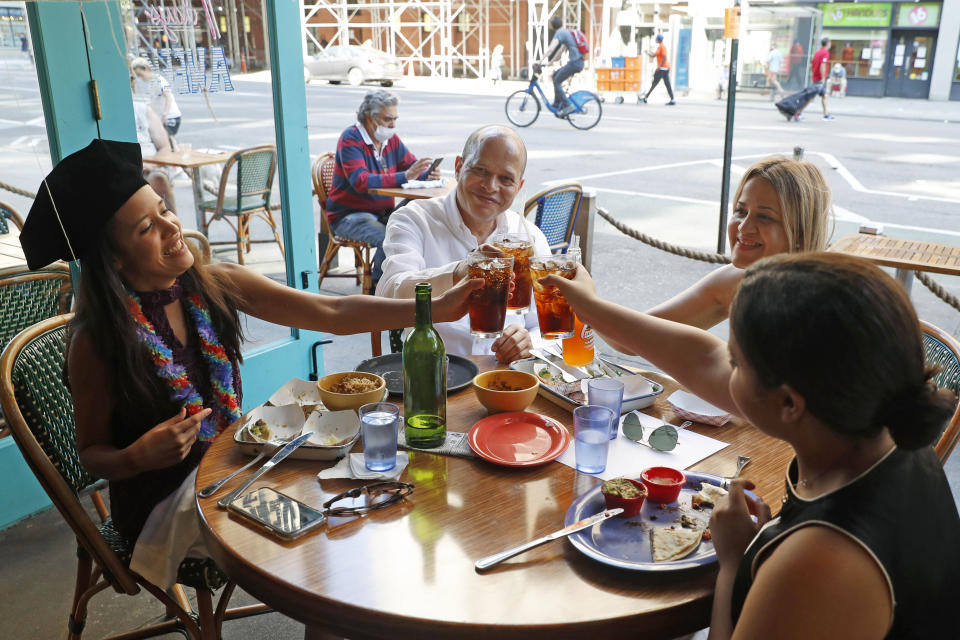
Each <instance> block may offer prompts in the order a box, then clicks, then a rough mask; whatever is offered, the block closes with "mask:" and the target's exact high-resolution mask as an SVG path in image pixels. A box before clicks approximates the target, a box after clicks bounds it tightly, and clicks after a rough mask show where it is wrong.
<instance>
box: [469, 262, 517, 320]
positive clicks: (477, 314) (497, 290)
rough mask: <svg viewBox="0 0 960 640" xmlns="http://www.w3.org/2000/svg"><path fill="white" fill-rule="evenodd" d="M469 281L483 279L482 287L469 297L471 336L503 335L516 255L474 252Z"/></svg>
mask: <svg viewBox="0 0 960 640" xmlns="http://www.w3.org/2000/svg"><path fill="white" fill-rule="evenodd" d="M467 271H468V274H469V277H470V278H482V279H483V286H482V287H480V288H479V289H477V290H475V291H474V292H473V293H471V294H470V333H472V334H473V335H475V336H477V337H478V338H497V337H499V336H500V334H501V333H503V321H504V319H505V318H506V315H507V298H508V297H509V295H510V277H511V275H512V274H513V256H511V255H503V254H501V253H495V252H493V251H474V252H473V253H471V254H470V255H469V256H467Z"/></svg>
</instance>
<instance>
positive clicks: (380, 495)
mask: <svg viewBox="0 0 960 640" xmlns="http://www.w3.org/2000/svg"><path fill="white" fill-rule="evenodd" d="M411 493H413V485H412V484H410V483H409V482H394V481H391V482H376V483H374V484H368V485H364V486H362V487H355V488H353V489H350V490H348V491H344V492H343V493H338V494H337V495H335V496H333V497H332V498H330V499H329V500H327V501H326V502H324V503H323V509H324V513H326V515H328V516H334V517H343V516H358V515H362V514H364V513H368V512H370V511H376V510H377V509H383V508H384V507H389V506H390V505H392V504H396V503H398V502H400V501H401V500H403V499H404V498H406V497H407V496H408V495H410V494H411ZM360 496H366V498H367V500H366V504H362V505H359V506H355V507H335V506H332V505H333V504H334V503H335V502H339V501H341V500H346V499H348V498H349V499H356V498H359V497H360Z"/></svg>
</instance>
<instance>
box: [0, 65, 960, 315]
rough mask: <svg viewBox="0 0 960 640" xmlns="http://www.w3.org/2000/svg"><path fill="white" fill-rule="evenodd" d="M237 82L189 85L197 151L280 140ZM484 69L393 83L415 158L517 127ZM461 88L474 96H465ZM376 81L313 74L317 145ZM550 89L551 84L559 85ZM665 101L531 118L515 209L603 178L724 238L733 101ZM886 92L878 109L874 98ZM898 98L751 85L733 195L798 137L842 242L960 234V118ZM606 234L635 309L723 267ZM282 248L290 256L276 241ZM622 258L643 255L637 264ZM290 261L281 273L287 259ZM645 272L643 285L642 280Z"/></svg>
mask: <svg viewBox="0 0 960 640" xmlns="http://www.w3.org/2000/svg"><path fill="white" fill-rule="evenodd" d="M4 75H5V76H6V77H7V78H9V80H8V82H6V83H4V86H3V87H2V88H0V149H2V151H3V154H2V156H0V171H2V174H0V175H2V180H3V181H5V182H8V183H11V184H14V185H17V186H19V187H22V188H25V189H29V190H34V189H36V187H37V184H38V183H39V180H40V178H41V177H42V176H43V174H44V173H45V172H46V171H47V169H48V168H49V155H48V151H47V145H46V138H45V134H44V124H43V117H42V110H41V104H40V98H39V91H38V89H37V86H36V78H35V75H34V72H33V70H32V69H29V68H7V69H5V70H4ZM233 80H234V85H235V87H236V91H234V92H231V93H225V94H214V95H211V96H210V108H208V107H207V105H206V104H205V102H204V101H203V99H202V98H201V97H200V96H197V95H188V96H180V97H179V99H178V101H179V104H180V107H181V109H182V111H183V124H182V127H181V130H180V133H179V134H178V139H179V140H180V141H181V142H188V143H191V144H192V145H193V148H194V149H200V148H207V147H209V148H219V149H225V150H232V149H238V148H242V147H245V146H251V145H254V144H260V143H265V142H273V119H272V111H273V110H272V102H271V93H270V84H269V76H268V75H266V74H251V75H249V76H235V77H234V79H233ZM478 82H479V81H458V80H453V81H437V80H428V79H421V78H413V79H409V81H405V82H401V83H400V86H397V87H395V90H396V92H397V93H398V94H399V95H400V97H401V106H400V121H399V129H400V135H401V137H402V139H403V140H404V142H405V143H406V144H407V146H408V147H409V148H410V149H411V150H412V151H413V152H414V153H415V154H417V155H418V156H424V155H427V156H433V157H437V156H443V157H444V158H445V160H444V163H443V164H442V165H441V169H442V171H443V172H444V173H445V174H446V175H452V173H453V164H454V158H455V156H456V155H457V153H458V152H459V150H460V148H461V147H462V144H463V141H464V139H465V138H466V136H467V135H468V134H469V133H470V131H472V130H473V129H475V128H476V127H477V126H479V125H481V124H486V123H501V124H508V122H507V120H506V117H505V115H504V110H503V104H504V100H505V97H506V95H508V94H509V93H510V92H512V91H513V90H515V89H516V88H517V87H520V86H523V85H521V84H520V83H516V82H508V83H504V85H503V86H502V87H499V88H492V87H489V86H488V85H483V87H481V89H480V90H476V86H477V85H478ZM457 86H461V87H464V90H470V91H472V93H470V94H468V95H463V94H457V93H454V92H455V91H457ZM370 88H372V87H358V88H354V87H349V86H333V85H328V84H325V83H317V84H311V85H308V86H307V89H306V90H307V101H308V114H309V130H308V135H309V139H310V150H311V154H313V155H318V154H320V153H322V152H324V151H328V150H334V149H335V147H336V141H337V138H338V136H339V134H340V132H341V131H342V130H343V129H344V128H345V127H346V126H348V125H349V124H350V123H352V122H353V121H354V120H355V118H356V116H355V110H356V107H357V105H358V104H359V102H360V100H361V98H362V96H363V94H364V92H365V91H367V90H369V89H370ZM545 91H546V92H547V94H548V95H549V96H552V88H551V87H547V88H545ZM665 101H666V93H665V92H663V90H662V89H660V88H658V90H657V92H655V93H654V94H653V95H652V96H651V98H650V103H649V104H646V105H642V104H636V103H635V102H634V98H633V97H632V96H628V97H627V99H626V101H625V103H624V104H614V103H613V101H612V100H607V101H606V102H605V103H604V105H603V109H604V114H603V119H602V120H601V122H600V124H599V125H598V126H597V127H596V128H594V129H592V130H590V131H579V130H576V129H574V128H573V127H571V126H570V125H569V123H567V122H566V121H563V120H559V119H556V118H555V117H553V116H552V115H551V114H550V113H549V112H547V111H546V109H544V110H543V111H542V112H541V114H540V118H539V119H538V120H537V121H536V122H535V123H534V124H533V125H532V126H530V127H528V128H525V129H521V130H520V132H521V135H522V136H523V138H524V140H525V141H526V144H527V148H528V150H529V162H528V167H527V174H526V184H525V185H524V188H523V190H522V192H521V196H520V198H518V200H517V202H516V203H515V204H516V207H518V208H519V207H521V206H522V202H523V201H524V200H526V198H528V197H529V196H531V195H533V194H534V193H536V192H537V191H539V190H541V189H542V188H544V187H546V186H549V185H552V184H556V183H561V182H566V181H571V180H575V181H579V182H581V183H583V184H584V186H585V187H592V188H594V189H595V190H596V191H597V192H598V198H599V200H598V202H599V204H600V205H601V206H603V207H604V208H606V209H608V210H609V211H610V212H611V213H612V214H613V215H614V216H615V217H616V218H618V219H619V220H621V221H624V222H626V223H628V224H629V225H631V226H632V227H634V228H637V229H640V230H642V231H644V232H646V233H649V234H651V235H653V236H655V237H657V238H660V239H662V240H665V241H668V242H672V243H676V244H681V245H684V246H689V247H695V248H698V249H703V250H713V251H715V250H716V244H717V230H718V219H719V213H718V212H719V195H720V181H721V161H722V153H723V136H724V122H725V104H726V103H725V102H723V101H718V100H713V99H711V98H710V97H708V96H704V97H701V98H699V99H695V98H689V99H685V98H684V97H682V96H679V97H678V103H679V104H678V105H677V106H674V107H668V106H665V105H664V102H665ZM857 101H859V102H857ZM921 102H922V103H924V104H923V105H921V106H927V104H928V103H925V101H899V103H898V104H905V105H906V106H907V107H908V108H909V106H910V104H911V103H921ZM855 103H856V104H859V105H861V106H859V107H858V108H857V109H858V110H859V112H861V113H862V115H843V114H842V113H843V110H844V108H847V105H853V104H855ZM873 104H876V105H877V107H878V108H877V109H875V110H874V109H872V105H873ZM890 104H891V102H890V100H889V99H887V100H886V101H884V100H875V99H867V98H846V99H844V100H841V99H833V100H831V102H830V105H831V106H832V107H833V108H834V109H835V110H836V112H837V119H836V120H834V121H824V120H823V119H822V117H821V116H822V112H821V107H820V103H819V100H816V101H815V102H813V103H811V105H810V106H809V107H808V109H807V114H806V116H807V117H806V119H805V121H803V122H799V123H797V122H786V121H785V120H784V118H783V117H782V116H781V115H780V114H779V113H778V112H777V111H776V110H775V108H774V107H773V106H772V104H771V103H769V102H768V101H767V100H766V99H765V98H764V97H762V96H759V95H757V94H746V93H741V94H738V102H737V106H738V109H737V117H736V124H735V136H734V145H733V170H732V176H731V187H730V190H731V196H732V193H733V191H734V189H735V188H736V183H737V181H738V179H739V176H740V175H741V173H742V172H743V170H744V169H745V168H746V167H747V166H749V165H750V164H751V163H752V162H753V161H755V160H756V159H759V158H761V157H764V156H766V155H769V154H773V153H784V154H791V153H792V150H793V148H794V147H795V146H801V147H803V148H804V150H805V154H806V157H807V159H809V160H811V161H812V162H814V163H816V165H817V166H818V167H820V169H821V170H822V171H823V172H824V174H825V176H826V178H827V181H828V183H829V184H830V186H831V189H832V190H833V195H834V201H835V203H836V214H837V221H836V225H835V230H834V234H833V237H834V239H836V238H839V237H840V236H842V235H845V234H847V233H850V232H853V231H856V229H857V228H858V226H859V224H860V223H861V222H863V221H866V220H870V221H874V222H879V223H882V224H883V225H884V229H885V232H886V233H887V234H888V235H891V236H896V237H903V238H918V239H924V240H931V241H936V242H942V243H946V244H960V177H958V176H960V152H958V151H957V149H960V125H958V124H957V120H956V118H953V119H952V121H949V122H944V121H943V120H940V121H934V120H933V119H932V118H930V117H926V116H924V117H925V119H911V118H910V117H909V116H910V112H909V111H905V110H904V109H902V108H899V109H891V108H890V106H889V105H890ZM862 105H866V106H865V107H864V106H862ZM881 106H882V107H884V108H879V107H881ZM956 106H957V105H956V103H951V104H948V105H947V107H954V108H953V109H952V111H948V114H950V113H952V114H960V109H958V108H956ZM847 110H849V109H847ZM930 112H931V110H930V109H926V111H925V112H923V113H927V114H929V113H930ZM919 113H920V110H919V109H918V114H919ZM918 117H921V116H920V115H918ZM945 119H948V120H950V119H951V118H945ZM176 184H177V199H178V206H179V207H180V210H181V214H182V217H183V218H184V220H185V221H186V223H187V224H188V226H192V225H193V224H194V222H193V219H194V217H193V215H192V194H191V192H190V188H189V184H190V183H189V180H187V179H186V178H185V177H184V176H181V177H179V178H178V179H177V182H176ZM0 198H2V199H4V200H6V201H8V202H10V203H11V204H13V205H14V206H16V207H17V208H19V209H20V210H22V211H23V212H24V213H25V212H26V210H27V209H28V208H29V202H28V201H27V200H26V199H25V198H21V197H18V196H13V195H11V194H9V193H7V192H4V193H3V194H2V195H0ZM261 231H262V230H261ZM596 231H597V235H596V240H595V247H596V252H595V255H596V258H595V261H594V272H595V274H596V275H597V276H598V280H599V281H600V282H601V287H602V289H603V292H604V293H605V294H606V295H609V296H610V297H612V298H614V299H617V300H618V301H620V302H623V303H625V304H629V305H630V306H634V307H637V308H645V307H647V306H649V305H652V304H653V303H656V302H658V301H659V300H661V299H664V298H666V297H669V295H671V294H672V293H675V292H676V291H679V290H680V289H681V288H683V287H685V286H687V285H688V284H690V283H692V282H693V281H695V280H696V279H697V278H699V277H700V276H701V275H702V274H705V273H707V272H708V271H709V270H710V269H711V268H712V267H711V266H710V265H707V264H705V263H695V262H693V261H691V260H688V259H684V258H676V257H672V256H668V255H667V254H664V253H662V252H659V251H657V250H655V249H651V248H649V247H647V246H646V245H642V244H640V243H639V242H637V241H635V240H632V239H630V238H627V237H626V236H623V235H622V234H620V233H619V232H618V231H616V230H615V229H613V228H612V227H610V225H608V224H607V223H605V222H603V221H602V220H598V223H597V229H596ZM261 247H265V248H264V249H261V251H266V250H268V249H270V245H261ZM272 251H273V253H277V252H276V251H275V247H273V248H272ZM276 258H277V259H279V253H277V256H276ZM624 264H628V265H634V266H635V268H632V269H631V268H627V269H625V268H623V266H624ZM277 265H278V266H277V268H275V269H273V270H274V271H277V270H281V269H282V266H280V263H279V262H278V263H277ZM607 269H609V272H607ZM637 270H640V271H639V272H638V271H637ZM267 271H268V272H269V271H270V269H267ZM638 273H642V274H643V278H642V280H644V282H645V283H646V286H642V285H638V284H637V281H638V277H637V274H638ZM954 280H957V278H949V277H943V276H941V277H939V280H938V281H939V282H941V283H942V284H943V285H944V286H946V287H947V288H948V289H950V290H951V291H952V292H953V293H954V294H955V295H956V294H957V293H960V283H957V282H954ZM661 285H662V286H661ZM329 286H330V287H331V290H333V291H338V290H342V291H344V292H347V291H352V290H353V289H352V288H351V287H350V281H349V280H346V281H344V280H340V281H331V284H330V285H329ZM327 287H328V285H327V283H326V282H325V283H324V288H325V289H326V288H327ZM638 294H641V295H638ZM914 298H915V300H916V302H917V305H918V309H919V311H920V315H921V317H924V318H927V319H929V320H931V321H932V322H934V323H937V324H941V325H942V326H943V327H944V328H945V329H947V330H948V331H952V332H954V333H957V332H958V330H960V314H958V313H957V312H956V311H955V310H953V309H951V308H950V307H948V306H946V305H945V304H943V303H942V302H940V301H938V300H937V299H935V298H933V297H932V296H931V295H930V294H929V293H928V292H927V290H926V289H925V288H924V287H923V285H922V284H920V283H915V286H914Z"/></svg>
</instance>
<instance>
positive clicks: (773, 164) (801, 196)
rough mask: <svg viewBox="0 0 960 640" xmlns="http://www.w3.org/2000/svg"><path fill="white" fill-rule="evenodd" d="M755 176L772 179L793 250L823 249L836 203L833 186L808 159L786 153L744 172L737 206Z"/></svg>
mask: <svg viewBox="0 0 960 640" xmlns="http://www.w3.org/2000/svg"><path fill="white" fill-rule="evenodd" d="M755 177H760V178H763V179H764V180H766V181H767V182H769V183H770V186H772V187H773V189H774V191H776V192H777V197H779V198H780V211H781V213H782V215H783V228H784V231H785V232H786V234H787V242H788V244H789V246H790V253H797V252H800V251H823V249H825V248H826V246H827V224H828V220H829V219H830V218H831V217H832V215H833V204H832V202H831V198H830V187H828V186H827V182H826V180H824V179H823V174H822V173H820V170H819V169H817V167H816V166H814V165H813V164H812V163H810V162H807V161H806V160H791V159H790V158H787V157H786V156H770V157H769V158H764V159H763V160H760V161H759V162H757V163H754V164H753V165H752V166H751V167H750V168H749V169H747V172H746V173H744V174H743V178H742V179H741V180H740V184H739V185H738V186H737V192H736V194H734V196H733V202H734V206H736V203H737V202H739V201H740V194H741V193H742V192H743V187H744V185H746V184H747V181H748V180H750V179H751V178H755Z"/></svg>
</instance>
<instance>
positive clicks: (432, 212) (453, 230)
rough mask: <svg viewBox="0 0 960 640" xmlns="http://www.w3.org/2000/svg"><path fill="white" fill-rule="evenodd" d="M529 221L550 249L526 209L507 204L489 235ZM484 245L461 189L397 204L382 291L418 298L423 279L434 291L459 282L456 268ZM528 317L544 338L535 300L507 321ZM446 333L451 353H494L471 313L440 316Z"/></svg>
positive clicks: (537, 241)
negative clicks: (464, 209) (476, 333)
mask: <svg viewBox="0 0 960 640" xmlns="http://www.w3.org/2000/svg"><path fill="white" fill-rule="evenodd" d="M524 225H525V226H526V228H527V230H528V232H529V233H530V235H531V236H532V237H533V239H534V253H535V254H536V255H547V254H549V253H550V245H548V244H547V239H546V238H545V237H544V235H543V232H541V231H540V229H538V228H537V227H536V226H534V225H533V224H532V223H530V222H528V221H526V220H524V219H523V217H521V216H520V214H518V213H516V212H514V211H511V210H509V209H508V210H507V211H504V212H503V213H501V214H500V215H499V216H497V226H496V228H495V229H494V230H493V232H492V233H491V234H490V235H489V236H488V237H487V238H485V239H484V242H488V241H490V240H491V239H492V238H493V236H495V235H496V234H497V233H510V232H516V231H519V230H520V229H521V228H522V227H523V226H524ZM478 246H479V244H478V243H477V238H476V236H474V235H473V232H472V231H470V229H468V228H467V225H466V224H464V222H463V217H462V216H461V215H460V210H459V208H458V207H457V192H456V190H453V191H451V192H450V193H448V194H447V195H445V196H443V197H441V198H431V199H429V200H414V201H412V202H410V204H408V205H406V206H405V207H402V208H400V209H397V210H396V211H394V212H393V214H391V215H390V220H389V222H387V232H386V237H385V238H384V241H383V251H384V253H386V260H384V261H383V276H382V277H381V278H380V282H379V284H377V295H378V296H383V297H386V298H413V297H414V287H415V285H416V284H417V283H418V282H429V283H430V284H431V285H432V293H433V295H434V296H437V295H440V294H441V293H443V292H444V291H446V290H447V289H449V288H451V287H452V286H453V271H454V269H456V267H457V264H458V263H459V262H460V261H461V260H463V259H464V258H465V257H467V254H468V253H470V252H471V251H473V250H474V249H476V248H477V247H478ZM517 322H523V324H524V325H525V326H526V327H527V330H528V331H530V335H531V338H532V339H533V341H534V345H537V344H539V343H540V329H539V325H538V323H537V310H536V306H535V305H534V304H533V299H532V297H531V300H530V310H529V311H528V312H527V313H526V314H525V315H523V316H520V315H517V314H507V320H506V323H507V324H512V323H517ZM434 326H435V327H436V329H437V331H438V332H439V333H440V337H441V338H443V344H444V346H445V347H446V350H447V353H448V354H455V355H489V354H490V353H491V351H490V346H491V345H492V344H493V340H492V339H489V338H474V337H473V336H472V335H470V319H469V318H468V317H466V316H465V317H463V318H461V319H460V320H457V321H456V322H439V323H436V324H435V325H434Z"/></svg>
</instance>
